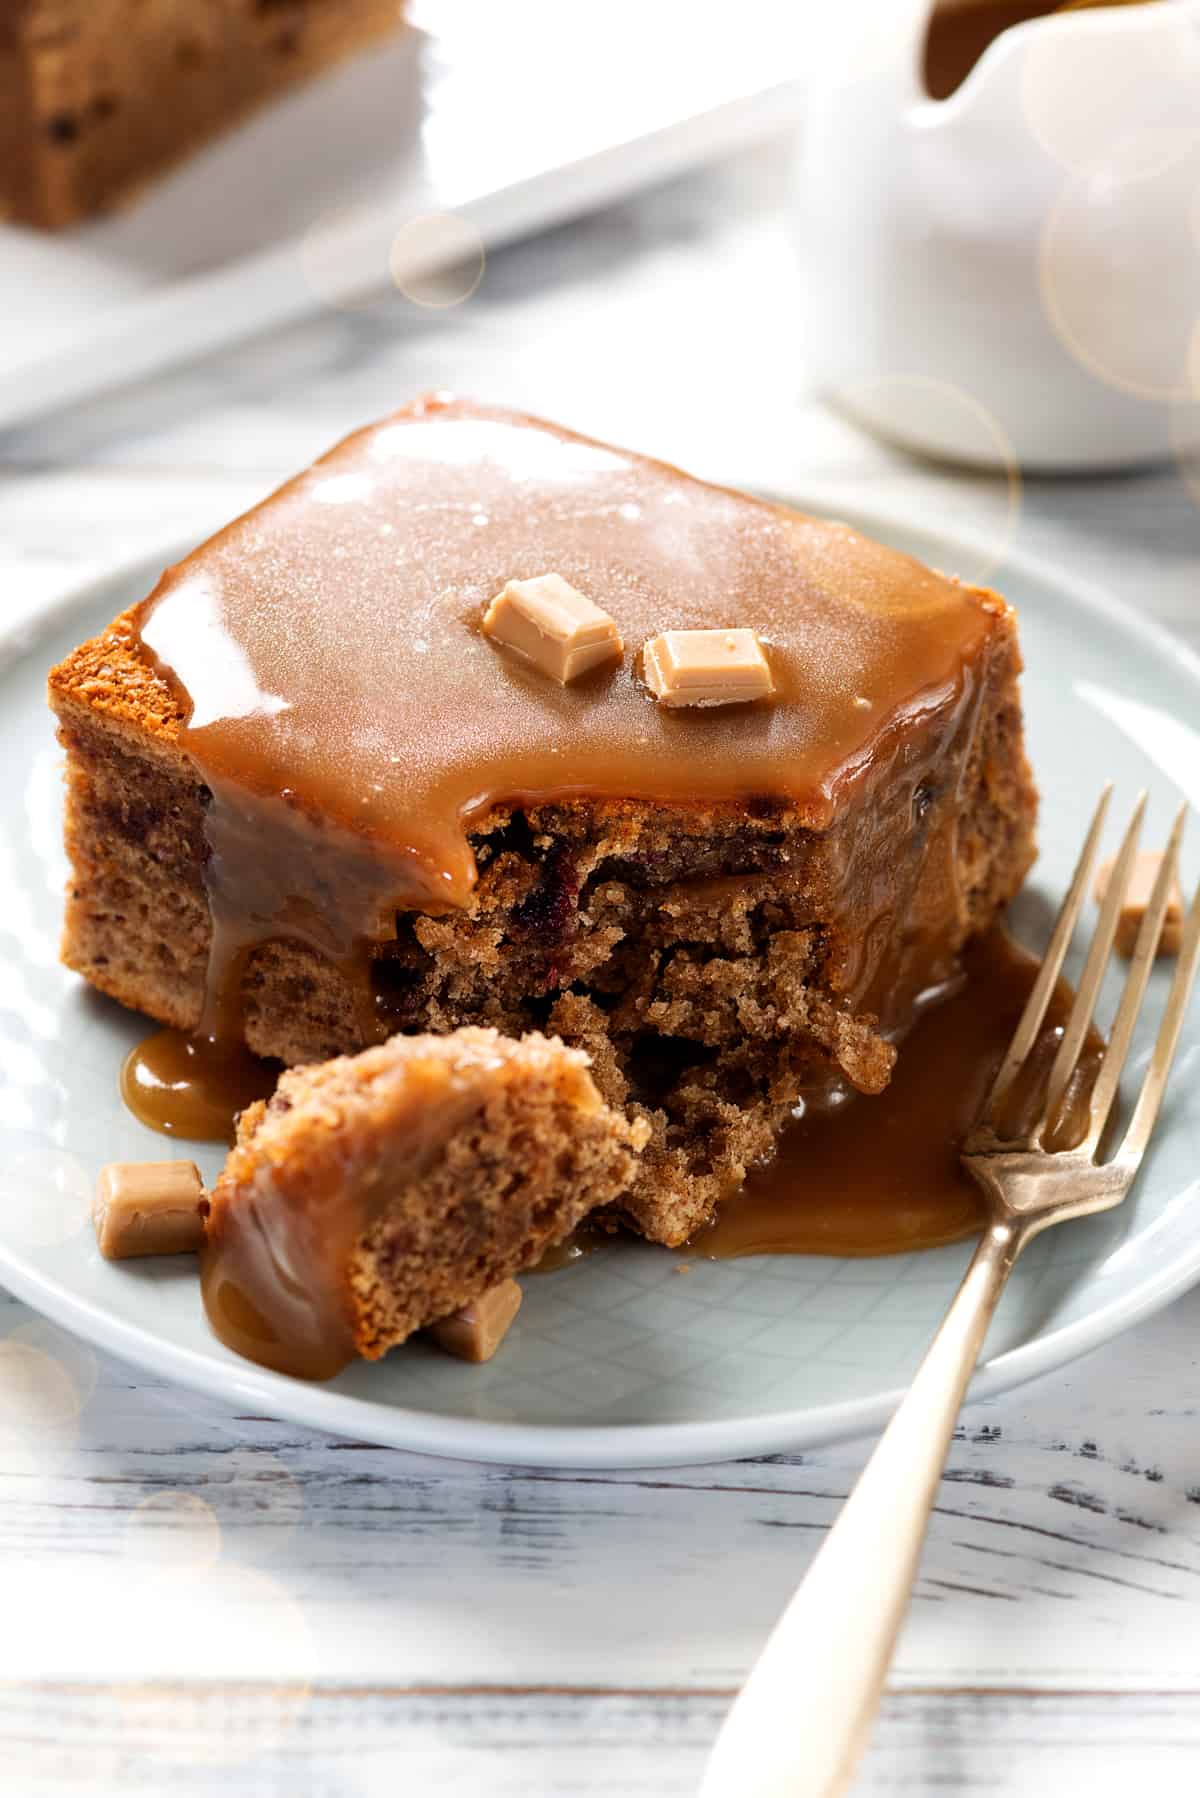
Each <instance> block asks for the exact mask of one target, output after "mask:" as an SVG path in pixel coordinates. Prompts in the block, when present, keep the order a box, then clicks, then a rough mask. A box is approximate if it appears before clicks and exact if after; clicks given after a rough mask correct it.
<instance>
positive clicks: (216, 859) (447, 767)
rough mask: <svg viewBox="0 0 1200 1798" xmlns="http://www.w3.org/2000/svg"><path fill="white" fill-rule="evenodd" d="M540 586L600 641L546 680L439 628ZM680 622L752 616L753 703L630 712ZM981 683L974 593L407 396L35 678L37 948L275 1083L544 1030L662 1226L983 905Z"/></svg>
mask: <svg viewBox="0 0 1200 1798" xmlns="http://www.w3.org/2000/svg"><path fill="white" fill-rule="evenodd" d="M549 572H553V573H555V574H556V575H557V576H559V577H561V578H562V579H563V580H564V581H566V582H568V583H570V585H571V587H572V588H574V589H576V590H578V591H579V592H580V593H582V594H584V595H586V596H587V598H588V599H589V600H590V601H593V602H595V604H596V605H598V606H600V607H602V608H603V609H604V610H605V611H606V612H607V613H608V614H610V615H611V617H612V618H613V620H614V621H615V624H616V626H617V628H618V630H619V632H620V636H621V638H622V640H623V651H622V654H621V658H620V660H619V661H617V662H614V663H612V664H610V665H608V666H606V667H604V668H599V669H596V670H595V671H593V672H591V673H589V674H587V675H586V676H585V677H584V678H583V679H581V680H578V681H575V682H572V683H571V684H569V685H566V684H559V683H558V682H555V681H552V680H549V679H547V678H546V677H544V676H543V675H542V674H540V673H539V672H538V671H537V670H536V669H533V668H531V667H529V666H528V665H526V664H524V663H522V661H521V660H520V658H519V657H514V656H512V655H510V654H508V652H507V651H505V650H504V649H503V648H502V647H498V646H497V645H496V644H494V643H492V642H490V641H489V640H488V639H487V637H486V635H485V634H483V633H482V632H481V630H480V624H479V620H480V618H481V616H482V615H483V613H484V611H485V609H486V608H487V607H488V605H489V602H491V601H492V600H494V599H495V597H496V595H497V594H498V593H499V592H500V591H501V590H502V589H503V588H504V586H505V584H506V583H507V582H509V581H513V580H517V581H529V580H531V579H532V578H533V577H538V576H543V575H545V574H547V573H549ZM708 626H719V627H722V628H725V627H735V626H736V627H744V628H746V629H748V630H753V631H755V632H757V634H758V637H759V639H760V640H761V642H762V644H763V645H764V651H765V654H766V656H767V659H768V661H769V664H770V669H771V675H772V680H773V683H774V691H773V696H772V697H771V698H768V699H760V700H756V701H755V702H754V703H753V704H747V705H729V706H722V707H718V708H716V709H713V710H704V711H696V712H694V713H691V714H688V713H686V712H684V711H673V710H670V709H669V708H666V707H664V706H662V705H660V704H658V703H657V702H656V700H655V698H654V696H653V694H652V693H651V691H650V690H649V689H648V687H647V686H646V683H645V680H644V678H643V670H642V664H641V660H640V655H641V646H642V645H643V644H644V643H646V642H647V641H648V640H649V639H651V638H652V637H654V636H655V635H657V634H658V633H660V632H662V631H663V630H665V629H674V630H686V629H691V628H697V627H708ZM1019 670H1020V657H1019V651H1018V646H1017V638H1016V629H1015V620H1014V615H1013V613H1012V612H1011V610H1010V609H1009V608H1008V607H1007V606H1006V605H1005V603H1004V602H1003V601H1002V600H1001V599H999V598H998V597H997V596H996V595H994V594H991V593H988V592H986V591H983V590H981V589H976V588H971V587H968V586H964V585H962V584H960V583H958V582H956V581H954V580H951V579H948V578H946V577H943V576H941V575H938V574H935V573H933V572H932V571H930V570H928V569H926V568H924V567H922V566H921V565H920V564H918V563H916V562H914V561H913V560H911V559H910V558H908V557H906V556H903V555H901V554H899V553H897V552H895V551H892V550H889V549H885V548H883V547H881V546H880V545H877V544H874V543H872V542H870V541H869V540H867V539H865V538H863V537H862V536H861V535H860V534H859V533H857V532H855V531H854V530H853V529H851V528H850V527H849V526H846V525H838V524H829V523H824V522H821V521H817V520H813V519H810V518H806V517H804V516H802V515H800V514H797V513H794V512H791V511H788V510H787V509H785V508H783V507H780V506H777V505H774V504H770V503H767V502H764V501H762V500H758V499H753V498H749V497H747V496H744V495H740V494H736V493H732V492H729V491H727V490H725V489H722V488H718V487H713V486H710V485H708V484H706V483H703V482H699V481H695V480H693V479H691V478H689V477H688V476H686V475H683V474H681V473H679V472H678V471H677V470H674V469H671V468H668V467H666V466H665V465H663V464H660V463H656V462H651V461H648V460H646V459H645V458H642V457H638V456H634V455H630V454H628V453H626V452H623V451H618V450H614V449H611V448H609V447H608V446H605V445H602V444H597V443H594V442H592V441H590V440H588V439H585V438H581V437H577V436H575V435H573V434H572V433H569V432H565V431H561V430H559V429H557V428H555V427H553V426H549V425H545V424H542V423H540V422H539V421H536V420H530V419H527V418H524V417H521V416H518V415H514V414H510V413H507V412H503V411H500V410H497V409H493V408H488V407H478V406H474V405H471V404H470V403H468V402H465V401H460V400H454V399H450V398H447V397H445V396H435V397H433V398H431V399H428V400H425V401H421V402H418V403H417V404H415V405H414V406H411V407H409V408H408V409H406V410H405V411H404V412H401V413H399V414H396V415H395V416H393V417H392V418H391V419H388V420H385V421H384V423H383V424H382V425H380V426H377V427H375V428H373V429H371V430H369V431H365V432H360V433H358V434H357V435H356V436H354V437H352V438H349V439H347V441H346V442H345V443H343V444H341V445H339V446H338V448H337V449H335V450H334V451H332V452H331V453H330V454H329V455H328V456H326V457H324V458H323V459H322V460H321V461H320V462H318V463H316V464H315V465H314V466H313V467H312V468H311V469H309V470H308V471H306V472H305V473H304V474H303V475H301V476H299V477H298V478H297V479H296V480H295V481H293V482H290V483H288V485H287V486H285V487H284V488H282V489H281V490H280V491H279V492H278V493H277V494H275V495H273V496H272V497H271V498H269V499H268V500H267V501H265V502H264V504H263V505H262V506H260V507H258V508H256V509H255V510H254V511H252V512H251V513H249V514H247V516H246V517H245V518H243V519H241V520H239V521H237V522H235V523H234V524H233V525H231V526H230V527H228V528H227V529H226V530H225V531H223V532H221V533H219V534H218V535H217V536H216V537H215V538H213V539H212V540H211V541H210V542H209V543H208V544H206V545H205V546H203V547H202V548H201V549H199V550H198V551H197V552H196V553H195V554H194V555H193V556H191V557H189V558H188V559H187V560H186V561H185V562H183V563H182V564H180V565H179V567H177V568H175V569H172V570H168V572H167V574H166V575H165V576H164V577H163V580H162V582H161V583H160V585H159V587H158V588H157V589H156V590H155V593H154V594H152V595H151V596H150V598H149V599H148V600H147V601H144V602H142V604H141V605H140V606H137V607H134V608H132V609H131V610H130V611H129V612H127V613H125V614H123V615H122V616H121V617H120V618H118V619H117V620H116V621H115V623H114V624H113V625H112V626H111V627H110V629H109V630H108V631H106V632H105V633H104V634H103V635H101V636H100V637H98V638H96V639H94V640H93V641H91V642H89V643H86V644H84V645H83V646H81V647H80V648H79V649H78V650H77V651H75V652H74V653H73V654H72V655H71V656H70V657H68V659H67V660H66V661H65V662H64V663H63V664H62V665H61V666H60V667H58V668H57V669H55V670H54V672H53V674H52V676H51V681H50V697H51V702H52V704H53V706H54V708H55V710H56V711H57V713H58V716H59V720H60V735H61V740H62V742H63V744H64V746H65V748H66V751H67V758H68V797H67V824H66V834H67V847H68V851H69V855H70V859H71V865H72V870H73V872H72V878H71V884H70V890H69V893H68V901H67V916H66V928H65V935H64V941H63V955H64V959H65V960H66V961H67V963H68V965H69V966H71V967H73V968H75V969H77V970H78V971H79V972H80V973H81V974H82V975H84V976H85V978H86V979H88V980H89V981H91V982H92V984H93V985H94V986H96V987H97V988H99V989H100V990H101V991H103V992H105V993H108V994H110V995H112V996H113V997H114V998H116V999H118V1000H120V1001H121V1002H122V1003H123V1004H126V1005H129V1006H132V1007H135V1008H137V1009H139V1010H141V1011H144V1012H146V1013H148V1014H149V1015H150V1016H152V1017H154V1018H157V1019H159V1020H161V1021H162V1022H163V1023H165V1024H169V1025H175V1026H178V1027H180V1028H182V1029H184V1030H195V1029H197V1028H198V1027H201V1025H202V1020H203V1028H204V1029H205V1030H206V1031H210V1032H211V1031H212V1030H213V1029H214V1028H219V1029H222V1030H226V1031H228V1032H231V1033H233V1034H235V1035H237V1036H244V1038H245V1040H246V1041H247V1042H248V1043H249V1044H250V1046H251V1047H252V1048H253V1049H255V1050H256V1051H257V1052H258V1053H260V1054H263V1055H271V1056H278V1057H279V1058H281V1059H282V1060H283V1061H285V1062H288V1063H291V1064H296V1063H302V1062H315V1061H319V1060H322V1059H323V1058H325V1057H327V1056H331V1055H337V1054H341V1053H346V1052H350V1051H354V1050H357V1049H360V1048H362V1047H363V1046H364V1044H367V1043H370V1042H371V1041H374V1040H378V1039H382V1038H384V1037H386V1036H389V1035H391V1034H392V1033H394V1032H397V1031H403V1032H411V1033H429V1032H433V1033H445V1032H449V1031H451V1030H453V1029H455V1028H457V1027H459V1026H462V1025H480V1026H491V1027H494V1028H496V1029H499V1030H501V1031H503V1032H505V1033H506V1034H508V1035H510V1036H512V1037H520V1036H522V1035H523V1034H525V1033H526V1032H528V1031H531V1030H544V1031H547V1032H553V1033H554V1034H556V1035H558V1036H560V1037H561V1038H563V1039H564V1041H565V1042H566V1043H568V1044H572V1045H576V1046H579V1047H582V1048H585V1049H586V1050H587V1051H588V1052H589V1053H590V1055H591V1058H592V1067H593V1073H594V1076H595V1079H596V1082H597V1084H598V1086H599V1088H600V1090H601V1092H602V1094H603V1096H604V1098H605V1099H606V1101H607V1102H608V1103H609V1104H610V1105H612V1106H613V1107H615V1108H618V1109H620V1110H622V1111H623V1112H625V1114H626V1115H627V1116H628V1117H630V1118H631V1119H634V1120H643V1121H644V1122H645V1123H646V1124H647V1125H648V1126H649V1130H650V1140H649V1142H648V1144H647V1146H646V1148H645V1151H644V1153H643V1155H642V1157H641V1161H640V1165H639V1169H638V1172H637V1176H636V1178H635V1179H634V1181H633V1183H632V1184H631V1186H630V1188H629V1190H628V1191H627V1192H625V1193H624V1194H623V1195H622V1197H621V1199H620V1201H619V1205H618V1206H617V1207H616V1209H615V1212H614V1215H619V1216H620V1218H621V1219H622V1221H624V1222H626V1223H628V1224H630V1225H631V1226H632V1227H633V1228H635V1229H637V1230H639V1231H640V1232H642V1233H643V1234H645V1235H646V1236H648V1237H650V1238H651V1239H653V1240H656V1241H660V1242H664V1243H668V1244H679V1243H681V1242H683V1241H684V1240H686V1239H687V1238H688V1236H689V1235H690V1234H691V1233H692V1232H693V1231H694V1230H695V1229H696V1228H697V1227H698V1226H699V1225H700V1224H702V1223H703V1222H704V1221H705V1220H706V1219H707V1218H708V1217H710V1216H711V1214H712V1212H713V1210H714V1208H715V1206H716V1205H717V1204H718V1203H719V1202H720V1201H721V1200H722V1199H724V1198H726V1197H728V1196H729V1195H730V1194H732V1193H733V1192H735V1191H736V1190H737V1188H738V1186H739V1185H740V1183H741V1182H742V1180H743V1179H744V1177H745V1173H746V1171H747V1169H748V1168H749V1167H750V1166H751V1165H753V1164H754V1163H755V1162H756V1161H758V1160H760V1159H762V1158H764V1157H766V1156H768V1155H769V1154H770V1153H771V1150H772V1148H773V1145H774V1143H775V1141H776V1139H777V1136H778V1133H779V1131H780V1130H781V1129H782V1128H783V1127H784V1125H785V1124H786V1123H787V1121H788V1119H789V1118H790V1117H791V1116H792V1114H793V1112H794V1110H795V1108H796V1107H797V1105H798V1104H800V1103H801V1102H804V1103H817V1102H821V1101H822V1100H823V1099H825V1098H827V1097H828V1096H829V1094H830V1093H831V1092H833V1091H836V1090H841V1089H842V1088H844V1087H850V1088H856V1089H858V1090H859V1091H860V1092H862V1093H864V1094H871V1093H876V1092H878V1091H880V1090H881V1089H882V1088H883V1087H884V1086H885V1085H886V1083H887V1081H888V1079H889V1076H890V1072H891V1068H892V1065H893V1063H894V1060H895V1056H896V1053H897V1048H896V1044H897V1042H898V1041H900V1040H901V1039H902V1037H903V1033H904V1031H905V1030H906V1028H907V1027H908V1024H909V1023H910V1022H911V1019H912V1016H913V1012H914V1007H915V1005H916V1002H917V1000H918V999H919V997H920V996H921V994H922V993H924V992H926V991H927V990H928V989H929V988H931V987H933V986H936V985H938V984H939V983H944V982H946V981H947V980H949V979H951V978H952V977H953V976H954V974H955V972H956V969H957V965H958V962H957V958H958V954H959V951H960V950H961V948H962V946H963V944H964V942H965V941H966V940H967V939H968V937H970V936H972V935H974V934H975V933H977V932H980V931H982V930H984V929H985V928H986V927H987V926H988V925H989V924H990V923H991V922H992V920H993V919H994V917H995V916H996V914H997V912H998V910H999V909H1000V908H1001V907H1003V905H1004V904H1005V903H1006V901H1007V900H1008V899H1010V898H1011V897H1012V896H1013V894H1014V893H1015V892H1016V891H1017V889H1018V887H1019V886H1020V884H1021V881H1022V879H1023V877H1024V874H1025V872H1026V870H1027V869H1028V867H1029V865H1030V862H1031V860H1032V858H1033V853H1034V849H1033V825H1034V816H1035V809H1036V798H1035V794H1034V789H1033V785H1032V781H1031V777H1030V773H1029V769H1028V765H1027V763H1026V759H1025V754H1024V748H1023V741H1022V721H1021V711H1020V700H1019V690H1018V675H1019ZM214 918H215V920H216V929H215V931H214ZM214 1007H215V1009H214ZM215 1019H216V1020H218V1021H217V1023H216V1024H214V1020H215ZM900 1052H901V1053H903V1049H902V1048H901V1050H900ZM869 1120H870V1108H869V1100H868V1101H867V1102H866V1103H865V1104H864V1106H863V1110H862V1127H864V1128H869Z"/></svg>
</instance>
